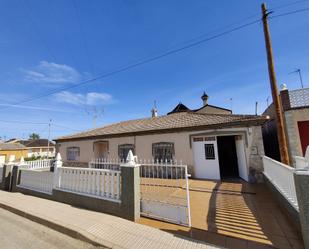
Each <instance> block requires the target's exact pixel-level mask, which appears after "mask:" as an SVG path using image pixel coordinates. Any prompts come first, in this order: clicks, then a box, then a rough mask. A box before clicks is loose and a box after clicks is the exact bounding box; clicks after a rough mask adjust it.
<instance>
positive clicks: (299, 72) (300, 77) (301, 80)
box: [289, 68, 304, 88]
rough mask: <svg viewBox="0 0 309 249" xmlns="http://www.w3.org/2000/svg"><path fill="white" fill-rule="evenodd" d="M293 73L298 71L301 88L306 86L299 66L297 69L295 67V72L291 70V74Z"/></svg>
mask: <svg viewBox="0 0 309 249" xmlns="http://www.w3.org/2000/svg"><path fill="white" fill-rule="evenodd" d="M292 73H298V76H299V80H300V85H301V88H304V85H303V77H302V75H301V70H300V69H299V68H297V69H295V70H294V71H293V72H290V73H289V74H292Z"/></svg>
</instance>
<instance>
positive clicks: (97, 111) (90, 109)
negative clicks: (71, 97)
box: [85, 106, 104, 128]
mask: <svg viewBox="0 0 309 249" xmlns="http://www.w3.org/2000/svg"><path fill="white" fill-rule="evenodd" d="M85 109H86V112H87V114H88V115H91V116H92V126H93V128H96V126H97V119H98V117H99V116H101V115H103V113H104V108H103V107H101V108H99V107H97V106H86V108H85Z"/></svg>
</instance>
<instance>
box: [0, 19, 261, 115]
mask: <svg viewBox="0 0 309 249" xmlns="http://www.w3.org/2000/svg"><path fill="white" fill-rule="evenodd" d="M258 22H260V19H258V20H255V21H252V22H249V23H246V24H243V25H240V26H237V27H235V28H232V29H230V30H227V31H224V32H221V33H219V34H217V35H213V36H210V37H208V38H205V39H201V40H199V41H196V42H193V43H191V44H188V45H185V46H183V47H180V48H176V49H172V50H169V51H167V52H165V53H162V54H160V55H157V56H154V57H151V58H148V59H144V60H142V61H139V62H136V63H133V64H130V65H128V66H125V67H122V68H120V69H117V70H114V71H111V72H109V73H106V74H102V75H99V76H97V77H94V78H91V79H88V80H85V81H82V82H80V83H77V84H74V85H72V86H68V87H63V88H60V89H57V90H54V91H51V92H49V93H46V94H42V95H38V96H36V97H33V98H29V99H26V100H23V101H20V102H17V103H14V104H15V105H16V104H23V103H27V102H30V101H33V100H36V99H40V98H43V97H47V96H50V95H53V94H55V93H58V92H61V91H66V90H69V89H72V88H76V87H79V86H82V85H85V84H88V83H90V82H93V81H96V80H99V79H103V78H107V77H111V76H113V75H115V74H118V73H122V72H125V71H128V70H130V69H132V68H135V67H138V66H141V65H144V64H147V63H150V62H153V61H156V60H159V59H162V58H164V57H167V56H169V55H172V54H175V53H178V52H181V51H183V50H186V49H189V48H192V47H195V46H198V45H200V44H202V43H205V42H208V41H211V40H214V39H216V38H219V37H221V36H224V35H227V34H230V33H232V32H235V31H237V30H240V29H243V28H246V27H248V26H251V25H254V24H256V23H258ZM6 108H9V107H6ZM1 109H5V108H0V110H1Z"/></svg>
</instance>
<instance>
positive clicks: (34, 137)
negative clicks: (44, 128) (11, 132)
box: [29, 133, 40, 140]
mask: <svg viewBox="0 0 309 249" xmlns="http://www.w3.org/2000/svg"><path fill="white" fill-rule="evenodd" d="M29 139H30V140H37V139H40V135H39V134H37V133H31V134H30V135H29Z"/></svg>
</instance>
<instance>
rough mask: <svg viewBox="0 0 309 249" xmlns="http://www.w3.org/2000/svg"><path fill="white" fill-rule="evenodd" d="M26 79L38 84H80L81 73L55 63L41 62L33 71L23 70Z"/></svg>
mask: <svg viewBox="0 0 309 249" xmlns="http://www.w3.org/2000/svg"><path fill="white" fill-rule="evenodd" d="M22 72H23V73H24V79H25V80H26V81H30V82H38V83H56V84H64V83H73V82H79V81H80V79H81V75H80V73H79V72H78V71H77V70H76V69H74V68H73V67H71V66H68V65H65V64H57V63H54V62H48V61H40V63H39V64H38V65H37V66H35V67H34V68H33V69H31V70H29V69H22Z"/></svg>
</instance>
